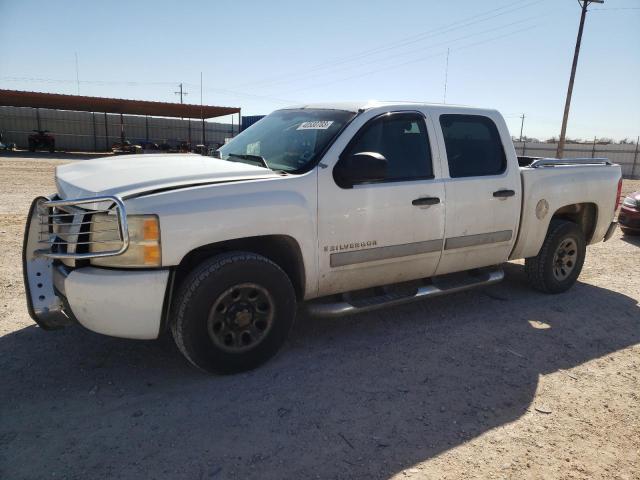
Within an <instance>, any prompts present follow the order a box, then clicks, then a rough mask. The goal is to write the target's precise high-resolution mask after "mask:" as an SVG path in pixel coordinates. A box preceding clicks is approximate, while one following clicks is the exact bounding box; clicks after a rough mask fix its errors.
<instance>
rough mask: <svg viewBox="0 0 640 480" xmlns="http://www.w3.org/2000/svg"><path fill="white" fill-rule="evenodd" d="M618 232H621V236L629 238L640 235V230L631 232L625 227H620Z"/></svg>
mask: <svg viewBox="0 0 640 480" xmlns="http://www.w3.org/2000/svg"><path fill="white" fill-rule="evenodd" d="M620 230H621V231H622V234H623V235H629V236H633V235H640V230H631V229H629V228H627V227H622V226H621V227H620Z"/></svg>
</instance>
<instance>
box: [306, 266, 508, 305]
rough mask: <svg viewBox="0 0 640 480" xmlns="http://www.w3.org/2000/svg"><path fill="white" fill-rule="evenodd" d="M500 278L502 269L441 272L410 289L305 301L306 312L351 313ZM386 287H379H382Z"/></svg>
mask: <svg viewBox="0 0 640 480" xmlns="http://www.w3.org/2000/svg"><path fill="white" fill-rule="evenodd" d="M503 278H504V271H503V270H502V269H492V270H487V269H481V270H473V271H471V272H464V273H458V274H451V275H442V276H440V277H433V278H431V279H425V280H422V285H420V286H418V287H417V288H415V289H412V290H413V291H411V292H406V291H405V292H402V291H400V292H397V291H390V292H389V293H384V294H382V295H371V296H369V297H365V298H357V299H356V298H350V295H349V294H343V295H341V298H340V299H339V300H336V296H331V297H327V298H324V299H323V298H320V299H318V300H312V301H310V302H308V303H307V305H306V308H307V312H308V313H309V314H311V315H314V316H319V317H340V316H342V315H349V314H352V313H361V312H369V311H372V310H377V309H379V308H384V307H389V306H392V305H401V304H403V303H409V302H415V301H417V300H422V299H424V298H427V297H437V296H440V295H446V294H449V293H456V292H462V291H464V290H469V289H472V288H477V287H481V286H486V285H492V284H494V283H498V282H499V281H501V280H502V279H503ZM387 288H388V287H383V290H385V289H387Z"/></svg>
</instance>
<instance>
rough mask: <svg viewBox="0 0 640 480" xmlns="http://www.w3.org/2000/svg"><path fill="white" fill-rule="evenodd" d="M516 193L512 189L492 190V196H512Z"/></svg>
mask: <svg viewBox="0 0 640 480" xmlns="http://www.w3.org/2000/svg"><path fill="white" fill-rule="evenodd" d="M515 194H516V192H515V191H513V190H498V191H497V192H493V196H494V197H497V198H506V197H513V196H514V195H515Z"/></svg>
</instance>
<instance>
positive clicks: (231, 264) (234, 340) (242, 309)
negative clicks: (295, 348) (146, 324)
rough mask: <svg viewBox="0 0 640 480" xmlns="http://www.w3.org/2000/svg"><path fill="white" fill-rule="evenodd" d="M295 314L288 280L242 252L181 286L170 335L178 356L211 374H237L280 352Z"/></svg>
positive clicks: (204, 267) (219, 259)
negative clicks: (181, 355) (178, 352)
mask: <svg viewBox="0 0 640 480" xmlns="http://www.w3.org/2000/svg"><path fill="white" fill-rule="evenodd" d="M295 313H296V297H295V292H294V289H293V286H292V285H291V281H290V280H289V277H288V276H287V274H286V273H285V272H284V271H283V270H282V269H281V268H280V267H279V266H278V265H276V264H275V263H273V262H272V261H271V260H269V259H267V258H265V257H263V256H260V255H256V254H253V253H245V252H232V253H226V254H221V255H218V256H215V257H213V258H211V259H209V260H207V261H205V262H204V263H202V264H201V265H200V266H199V267H198V268H196V269H195V270H194V271H193V272H192V273H191V274H190V275H189V276H188V277H187V278H186V279H185V280H184V282H183V283H182V285H181V287H180V291H179V293H178V296H177V298H176V302H175V304H174V307H173V319H172V320H173V321H172V324H171V330H172V333H173V337H174V339H175V341H176V345H177V346H178V348H179V349H180V351H181V352H182V354H183V355H184V356H185V357H186V358H187V360H189V361H190V362H191V363H192V364H193V365H195V366H196V367H198V368H200V369H202V370H205V371H207V372H211V373H236V372H241V371H245V370H251V369H253V368H256V367H258V366H260V365H261V364H263V363H265V362H266V361H267V360H269V359H270V358H271V357H273V356H274V355H275V354H276V353H277V352H278V350H279V349H280V348H281V347H282V345H283V344H284V342H285V340H286V339H287V336H288V335H289V332H290V330H291V327H292V325H293V322H294V319H295Z"/></svg>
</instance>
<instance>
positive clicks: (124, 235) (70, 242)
mask: <svg viewBox="0 0 640 480" xmlns="http://www.w3.org/2000/svg"><path fill="white" fill-rule="evenodd" d="M35 202H36V211H37V215H38V217H39V222H38V224H39V226H40V229H39V231H38V241H37V243H38V248H36V249H35V250H34V252H33V253H34V255H36V256H43V257H47V258H51V259H73V260H83V259H89V258H98V257H112V256H116V255H121V254H123V253H124V252H126V250H127V249H128V248H129V230H128V227H127V212H126V208H125V205H124V203H123V202H122V200H120V199H119V198H118V197H114V196H111V195H105V196H100V197H89V198H77V199H73V200H51V199H47V198H44V197H41V198H39V199H36V201H35ZM103 203H108V205H109V206H108V207H107V208H95V209H91V210H88V211H87V210H81V211H78V210H80V209H78V206H79V205H89V204H90V205H93V206H95V207H97V206H98V205H100V204H103ZM59 212H62V213H59ZM99 213H104V214H115V222H114V223H115V224H116V228H115V229H113V231H114V232H117V234H118V238H117V241H119V242H120V247H119V248H117V249H113V250H104V251H100V252H78V251H77V247H78V246H80V245H82V246H86V247H89V245H93V244H99V243H112V240H109V241H108V242H107V241H101V240H95V241H93V240H91V237H90V236H91V234H92V233H95V232H94V231H93V230H92V228H93V226H94V225H95V224H94V221H93V219H91V220H89V221H85V218H86V215H87V214H89V215H95V214H99ZM66 220H70V221H66ZM101 232H102V233H104V232H105V230H104V229H103V230H101ZM43 235H46V237H47V238H46V239H44V238H43V237H42V236H43ZM83 237H86V238H87V240H84V241H83V240H82V239H81V238H83ZM114 240H116V239H114ZM43 245H46V246H47V247H48V248H40V247H42V246H43ZM56 246H64V247H65V251H58V250H56V249H55V247H56Z"/></svg>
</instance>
